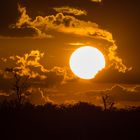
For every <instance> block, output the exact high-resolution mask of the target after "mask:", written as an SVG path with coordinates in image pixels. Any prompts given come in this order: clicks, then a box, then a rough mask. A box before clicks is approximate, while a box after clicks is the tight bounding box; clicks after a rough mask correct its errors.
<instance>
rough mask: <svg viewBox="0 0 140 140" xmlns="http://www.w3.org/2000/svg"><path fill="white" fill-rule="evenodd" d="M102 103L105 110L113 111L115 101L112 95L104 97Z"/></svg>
mask: <svg viewBox="0 0 140 140" xmlns="http://www.w3.org/2000/svg"><path fill="white" fill-rule="evenodd" d="M102 101H103V105H104V110H111V109H112V108H113V106H114V104H115V103H114V101H113V100H112V99H111V97H110V95H108V94H105V95H103V96H102Z"/></svg>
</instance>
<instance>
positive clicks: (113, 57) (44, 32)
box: [14, 6, 131, 73]
mask: <svg viewBox="0 0 140 140" xmlns="http://www.w3.org/2000/svg"><path fill="white" fill-rule="evenodd" d="M18 9H19V12H20V13H21V16H20V18H19V20H18V21H17V23H16V24H15V26H14V28H32V29H34V30H35V32H36V33H37V36H38V37H40V38H41V37H43V38H44V37H47V36H48V35H49V36H50V34H48V33H49V31H51V30H52V31H57V32H62V33H68V34H76V35H80V36H85V37H90V38H91V39H92V38H94V39H98V40H103V41H106V42H107V43H108V44H109V45H108V46H107V47H106V50H107V51H106V54H105V55H106V57H107V60H108V62H109V63H108V67H114V68H115V69H117V70H118V71H119V72H123V73H125V72H126V71H129V70H131V68H127V67H126V65H125V64H124V63H123V60H122V59H121V58H120V57H119V56H118V55H117V48H118V47H117V45H116V43H115V40H114V39H113V36H112V33H110V32H108V31H106V30H104V29H100V27H99V25H97V24H96V23H94V22H91V21H84V20H79V19H77V18H75V17H74V16H69V15H64V14H63V13H57V14H56V15H49V16H45V17H42V16H36V18H35V19H31V18H30V17H29V16H28V14H27V12H26V8H25V7H21V6H19V7H18Z"/></svg>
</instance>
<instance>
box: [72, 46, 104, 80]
mask: <svg viewBox="0 0 140 140" xmlns="http://www.w3.org/2000/svg"><path fill="white" fill-rule="evenodd" d="M70 68H71V70H72V72H73V73H74V74H75V75H76V76H78V77H79V78H82V79H92V78H94V77H95V75H96V74H97V73H98V72H99V71H100V70H102V69H103V68H105V58H104V55H103V54H102V53H101V51H99V50H98V49H97V48H94V47H91V46H84V47H81V48H78V49H77V50H76V51H74V52H73V54H72V55H71V57H70Z"/></svg>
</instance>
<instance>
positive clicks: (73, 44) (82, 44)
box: [69, 42, 85, 46]
mask: <svg viewBox="0 0 140 140" xmlns="http://www.w3.org/2000/svg"><path fill="white" fill-rule="evenodd" d="M69 45H71V46H84V45H85V44H84V43H80V42H74V43H69Z"/></svg>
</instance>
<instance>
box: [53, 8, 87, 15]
mask: <svg viewBox="0 0 140 140" xmlns="http://www.w3.org/2000/svg"><path fill="white" fill-rule="evenodd" d="M54 10H55V11H56V12H59V13H66V14H73V15H76V16H81V15H87V12H86V11H85V10H80V9H76V8H73V7H69V6H64V7H56V8H54Z"/></svg>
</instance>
